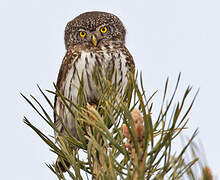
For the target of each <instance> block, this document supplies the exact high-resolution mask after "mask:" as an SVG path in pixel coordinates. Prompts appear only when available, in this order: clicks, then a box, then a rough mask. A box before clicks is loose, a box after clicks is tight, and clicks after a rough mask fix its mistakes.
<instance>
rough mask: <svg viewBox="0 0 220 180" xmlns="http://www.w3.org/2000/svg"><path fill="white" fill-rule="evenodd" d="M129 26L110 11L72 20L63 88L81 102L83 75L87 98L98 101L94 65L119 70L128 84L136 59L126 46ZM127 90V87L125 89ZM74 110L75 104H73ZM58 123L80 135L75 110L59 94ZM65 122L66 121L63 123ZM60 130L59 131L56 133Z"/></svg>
mask: <svg viewBox="0 0 220 180" xmlns="http://www.w3.org/2000/svg"><path fill="white" fill-rule="evenodd" d="M125 35H126V30H125V27H124V26H123V24H122V22H121V21H120V19H119V18H118V17H117V16H115V15H113V14H110V13H106V12H96V11H95V12H86V13H83V14H81V15H79V16H77V17H76V18H75V19H73V20H72V21H70V22H69V23H68V24H67V26H66V29H65V46H66V50H67V52H66V55H65V57H64V59H63V62H62V65H61V67H60V71H59V75H58V79H57V88H58V90H59V92H60V93H61V94H62V95H63V96H64V97H66V98H68V99H70V100H71V101H72V102H73V103H75V104H77V103H78V101H79V100H77V94H78V88H79V86H80V78H79V77H83V84H84V85H83V88H84V93H85V96H86V100H87V102H88V103H90V104H96V103H97V102H98V101H99V96H98V94H97V91H96V86H95V83H94V78H93V77H92V75H93V70H94V66H97V67H99V68H100V69H106V70H107V73H108V71H110V69H111V71H112V68H113V72H114V73H117V80H115V81H117V84H119V85H120V86H122V89H123V88H124V87H125V86H126V85H127V81H128V79H127V77H128V76H127V74H128V72H130V71H131V69H134V61H133V58H132V56H131V54H130V53H129V51H128V50H127V48H126V47H125ZM121 93H123V91H122V92H121ZM72 108H73V109H72V111H73V112H74V107H72ZM55 110H56V112H57V115H55V117H54V119H55V126H56V127H57V129H58V131H59V132H61V134H62V133H64V128H63V125H62V124H64V125H65V127H66V128H67V130H69V132H70V133H71V134H72V135H73V136H75V137H77V134H76V129H75V122H74V118H73V116H72V114H71V113H70V112H69V110H68V109H67V108H66V107H65V105H64V104H63V103H62V100H61V99H60V97H57V96H56V97H55ZM61 122H62V123H61ZM57 135H58V133H57V132H55V137H57Z"/></svg>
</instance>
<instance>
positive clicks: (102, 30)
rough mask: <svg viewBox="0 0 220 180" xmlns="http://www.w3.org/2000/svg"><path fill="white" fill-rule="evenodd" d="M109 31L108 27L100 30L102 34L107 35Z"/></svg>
mask: <svg viewBox="0 0 220 180" xmlns="http://www.w3.org/2000/svg"><path fill="white" fill-rule="evenodd" d="M107 31H108V28H107V27H101V28H100V32H101V33H102V34H105V33H106V32H107Z"/></svg>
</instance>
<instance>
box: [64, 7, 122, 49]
mask: <svg viewBox="0 0 220 180" xmlns="http://www.w3.org/2000/svg"><path fill="white" fill-rule="evenodd" d="M125 34H126V30H125V28H124V26H123V24H122V22H121V21H120V19H119V18H118V17H117V16H115V15H113V14H110V13H106V12H98V11H93V12H86V13H83V14H80V15H79V16H77V17H76V18H75V19H73V20H72V21H70V22H69V23H68V24H67V26H66V29H65V46H66V49H68V48H69V47H70V46H74V45H78V44H84V45H86V46H88V47H101V45H103V44H105V43H107V42H119V43H122V44H124V43H125Z"/></svg>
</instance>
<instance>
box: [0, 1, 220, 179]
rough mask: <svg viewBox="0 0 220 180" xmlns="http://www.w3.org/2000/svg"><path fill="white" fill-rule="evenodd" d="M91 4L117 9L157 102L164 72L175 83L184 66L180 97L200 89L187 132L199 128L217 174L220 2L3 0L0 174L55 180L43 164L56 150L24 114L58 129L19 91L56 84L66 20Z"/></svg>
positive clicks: (219, 147) (41, 125)
mask: <svg viewBox="0 0 220 180" xmlns="http://www.w3.org/2000/svg"><path fill="white" fill-rule="evenodd" d="M91 10H100V11H107V12H111V13H114V14H116V15H117V16H118V17H119V18H120V19H121V20H122V21H123V22H124V25H125V26H126V29H127V38H126V41H127V43H126V44H127V47H128V49H129V50H130V52H131V54H132V55H133V57H134V60H135V63H136V67H137V69H138V70H140V71H142V72H143V77H144V84H145V89H146V91H147V92H149V95H150V94H151V93H152V92H153V91H154V90H159V93H158V95H157V96H156V97H155V99H154V102H156V105H157V103H158V106H157V107H159V104H160V100H161V96H162V90H163V87H164V83H165V80H166V77H167V76H169V77H170V85H171V86H170V87H171V89H172V88H174V85H175V80H176V79H177V76H178V73H179V72H182V78H181V86H180V93H179V94H178V95H179V97H178V99H181V97H182V96H181V95H183V91H184V90H185V88H186V86H187V85H192V86H193V87H194V89H193V93H195V92H196V90H197V89H198V88H200V93H199V95H198V98H197V100H196V103H195V104H194V107H193V110H192V112H191V113H190V123H189V129H188V130H187V134H188V135H190V134H192V133H193V131H194V130H195V129H196V128H197V127H198V128H199V135H198V137H197V141H199V142H201V143H202V144H203V146H204V149H205V155H206V158H204V159H206V161H207V163H208V165H209V166H210V167H211V169H212V170H213V173H214V175H215V176H217V175H218V177H219V173H220V155H219V154H220V141H219V138H220V130H219V127H220V117H219V116H220V115H219V112H220V110H219V109H220V108H219V106H220V105H219V104H220V70H219V69H220V63H219V61H220V23H219V22H220V1H217V0H154V1H153V0H152V1H148V0H139V1H125V0H124V1H123V0H121V1H119V0H111V1H99V0H93V1H91V0H84V1H74V0H72V1H71V0H65V1H61V0H19V1H16V0H7V1H6V0H5V1H1V2H0V22H1V25H0V49H1V53H0V82H1V90H0V92H1V93H0V99H1V105H0V106H1V109H0V113H1V131H0V137H1V143H0V147H1V148H0V154H1V163H0V170H1V173H0V179H22V180H29V179H31V180H39V179H42V180H44V179H45V180H52V179H56V177H55V176H54V175H53V174H52V172H50V170H49V169H48V168H47V167H46V166H45V164H44V163H45V162H46V163H51V162H52V161H55V159H56V156H55V155H53V154H52V152H50V151H49V150H48V146H46V145H45V144H44V143H43V141H42V140H41V139H40V138H39V137H38V136H37V135H36V134H35V133H34V132H33V131H32V130H31V129H30V128H28V127H27V126H26V125H25V124H24V123H23V122H22V119H23V116H24V115H26V116H27V117H28V118H29V119H30V121H31V122H32V123H34V124H35V125H36V126H37V127H39V128H40V129H41V130H43V131H44V132H45V133H46V134H48V135H53V132H52V130H51V129H50V128H49V127H48V126H46V124H45V123H44V122H43V120H42V119H40V118H39V117H38V116H37V115H36V113H34V111H33V110H32V109H31V107H30V106H29V105H27V103H26V102H25V101H24V100H23V99H22V98H21V96H20V94H19V93H20V92H22V93H24V94H25V95H29V94H33V95H35V96H36V97H37V98H39V97H40V96H39V95H40V93H39V91H38V90H37V87H36V84H39V85H40V86H41V87H42V89H52V83H53V82H55V81H56V78H57V73H58V70H59V66H60V64H61V61H62V58H63V56H64V54H65V48H64V40H63V32H64V28H65V25H66V23H67V22H68V21H69V20H71V19H73V18H74V17H75V16H77V15H79V14H80V13H83V12H85V11H91ZM191 97H192V96H191ZM40 99H41V102H43V104H46V103H44V101H43V100H42V98H40ZM51 99H52V96H51ZM47 109H48V111H51V110H50V109H49V108H47ZM50 113H51V114H52V112H50Z"/></svg>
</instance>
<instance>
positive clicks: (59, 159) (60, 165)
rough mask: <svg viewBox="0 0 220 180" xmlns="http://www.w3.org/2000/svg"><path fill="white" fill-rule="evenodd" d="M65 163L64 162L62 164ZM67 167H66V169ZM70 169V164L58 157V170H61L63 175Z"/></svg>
mask: <svg viewBox="0 0 220 180" xmlns="http://www.w3.org/2000/svg"><path fill="white" fill-rule="evenodd" d="M62 161H63V162H62ZM63 163H65V165H64V164H63ZM65 166H66V167H65ZM69 168H70V163H68V162H67V161H66V160H64V159H62V160H61V157H58V158H57V160H56V169H59V170H60V171H62V172H63V173H64V172H66V171H67V169H69Z"/></svg>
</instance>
